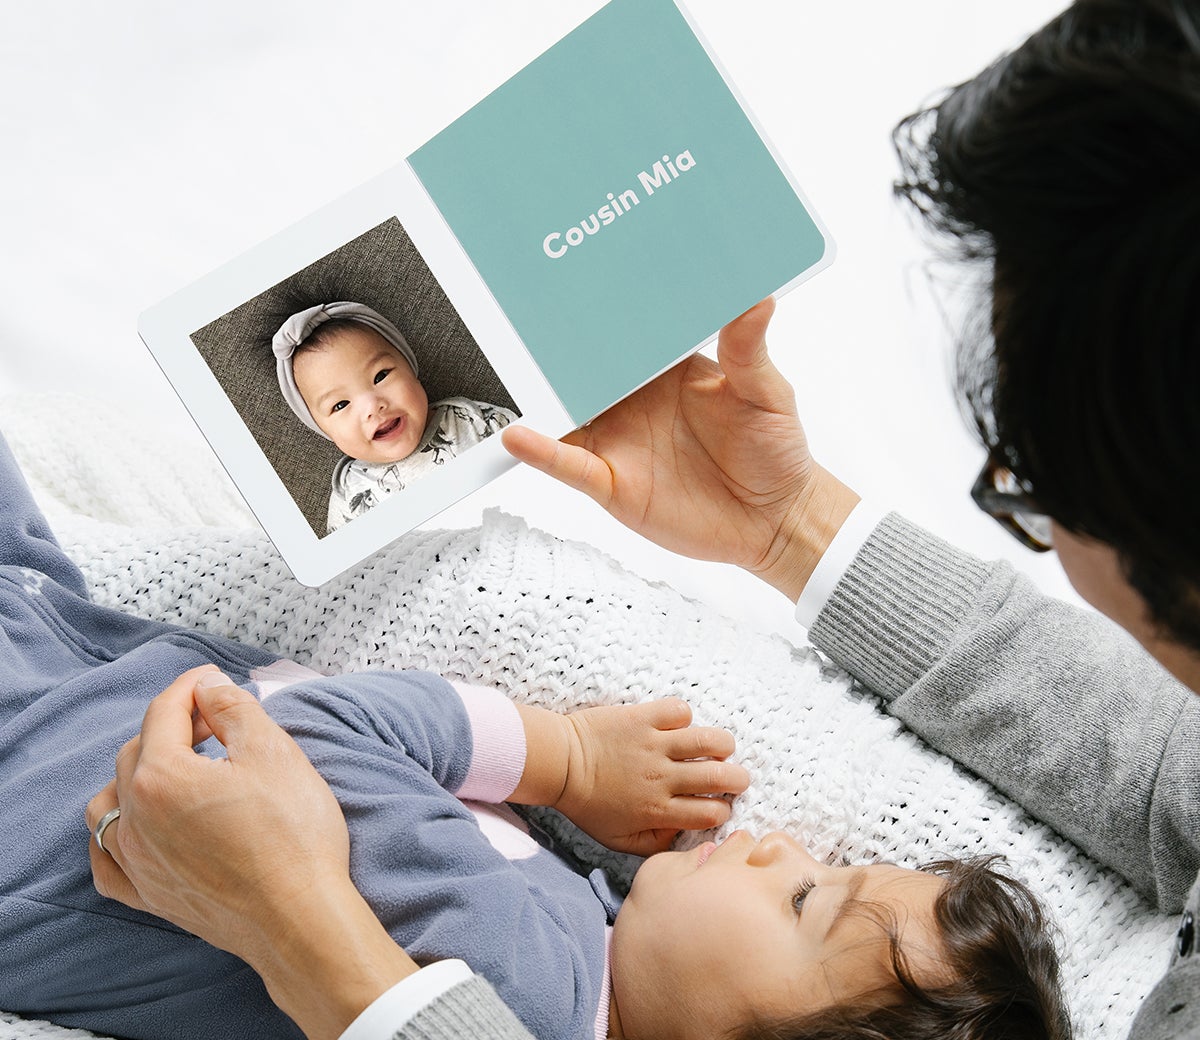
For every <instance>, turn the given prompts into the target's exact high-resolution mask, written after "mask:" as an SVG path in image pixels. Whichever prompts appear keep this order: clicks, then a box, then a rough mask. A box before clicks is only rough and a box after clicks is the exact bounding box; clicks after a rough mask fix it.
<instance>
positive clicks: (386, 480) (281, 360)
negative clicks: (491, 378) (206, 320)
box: [271, 301, 517, 532]
mask: <svg viewBox="0 0 1200 1040" xmlns="http://www.w3.org/2000/svg"><path fill="white" fill-rule="evenodd" d="M271 345H272V349H273V350H274V352H275V359H276V372H277V374H278V376H279V389H280V391H281V392H282V393H283V398H284V400H285V401H287V403H288V406H289V407H290V408H291V409H292V411H293V412H294V413H295V414H296V417H297V418H298V419H299V420H300V421H301V422H302V423H304V425H305V426H307V427H308V428H309V429H310V430H312V431H314V432H315V433H319V434H320V435H321V436H322V437H325V438H326V439H327V440H331V441H333V443H334V444H335V445H336V446H337V447H338V448H339V449H341V451H342V452H344V454H345V457H344V458H343V459H342V460H341V461H340V462H339V463H338V464H337V466H336V467H335V468H334V471H333V481H332V490H331V492H330V495H329V517H328V521H327V530H328V531H330V532H332V531H336V530H337V529H338V528H339V527H342V526H343V525H345V524H347V523H349V521H351V520H353V519H354V518H355V517H357V516H361V515H362V514H363V513H365V512H367V511H368V510H370V509H371V508H373V507H374V506H376V505H378V504H379V502H381V501H382V500H383V499H385V498H387V496H388V495H393V494H395V493H396V492H398V491H403V490H404V489H405V488H406V487H407V486H408V485H410V484H412V483H413V481H415V480H419V479H420V478H421V477H423V476H424V475H425V474H427V473H429V472H430V471H431V470H432V469H433V468H434V467H435V466H440V465H442V464H443V463H444V462H445V461H446V460H447V459H451V458H454V457H455V456H456V455H458V454H459V453H460V452H462V451H464V450H466V449H467V448H469V447H471V446H472V445H473V444H478V443H479V442H480V441H482V440H484V439H485V438H487V437H490V436H491V435H492V434H493V433H495V432H496V431H497V430H500V429H503V428H504V427H505V426H507V425H508V424H509V423H510V422H512V421H513V420H514V419H515V418H516V417H517V416H516V414H515V413H514V412H512V411H511V410H510V409H508V408H502V407H500V406H499V405H493V404H488V403H487V402H484V401H473V400H470V399H469V398H466V397H449V398H446V399H445V400H442V401H436V402H434V403H433V404H430V403H429V399H428V397H427V395H426V393H425V387H424V386H423V385H422V384H421V382H420V380H419V379H418V365H417V359H416V355H414V354H413V352H412V349H411V348H410V347H409V345H408V342H407V341H406V340H405V338H404V336H403V335H402V334H401V332H400V330H399V329H397V328H396V326H395V325H393V324H392V323H391V322H390V321H388V320H387V318H385V317H384V316H383V315H382V314H379V313H378V312H377V311H374V310H372V309H371V308H370V307H367V306H365V305H364V304H361V303H354V302H350V301H339V302H335V303H323V304H318V305H317V306H315V307H309V308H308V309H307V310H303V311H300V312H298V313H296V314H293V315H292V316H291V317H290V318H288V320H287V321H285V322H284V323H283V325H282V326H281V327H280V329H279V331H278V332H276V333H275V337H274V339H273V340H272V344H271Z"/></svg>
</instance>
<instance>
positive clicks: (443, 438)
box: [326, 397, 517, 532]
mask: <svg viewBox="0 0 1200 1040" xmlns="http://www.w3.org/2000/svg"><path fill="white" fill-rule="evenodd" d="M516 417H517V416H516V413H515V412H512V411H510V410H509V409H507V408H501V407H500V406H499V405H494V404H488V403H487V402H485V401H472V400H470V399H469V398H466V397H449V398H447V399H446V400H444V401H437V402H436V403H434V404H431V405H430V406H429V418H428V420H427V421H426V423H425V433H424V434H423V435H422V437H421V443H420V444H418V445H417V447H416V449H415V450H414V451H413V453H412V454H411V455H409V456H408V457H407V458H403V459H400V461H399V462H363V461H362V460H361V459H352V458H350V457H349V456H344V457H343V458H342V460H341V462H339V463H338V464H337V467H336V468H335V469H334V471H333V489H332V490H331V492H330V494H329V517H328V520H327V522H326V527H327V530H328V531H331V532H332V531H336V530H337V529H338V528H339V527H342V526H344V525H345V524H348V523H349V522H350V521H351V520H353V519H354V518H355V517H356V516H362V515H363V513H366V512H367V511H368V510H370V509H372V508H374V507H375V506H377V505H378V504H379V503H380V502H382V501H383V500H384V499H385V498H387V497H388V495H394V494H395V493H396V492H397V491H403V490H404V489H405V488H406V487H407V486H408V485H409V484H411V483H413V481H416V480H420V479H421V477H423V476H425V475H426V474H427V473H430V472H432V470H433V469H434V467H435V466H440V465H442V463H444V462H445V461H446V460H447V459H452V458H454V457H455V456H456V455H458V454H459V453H460V452H462V451H465V450H466V449H467V448H469V447H471V446H472V445H473V444H478V443H479V442H480V441H482V440H484V439H485V438H487V437H490V436H491V435H492V434H493V433H495V432H496V431H498V430H502V429H504V427H505V426H507V425H508V424H509V423H510V422H512V421H513V420H514V419H515V418H516Z"/></svg>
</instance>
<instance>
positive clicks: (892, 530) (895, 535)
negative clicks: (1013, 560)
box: [808, 513, 988, 700]
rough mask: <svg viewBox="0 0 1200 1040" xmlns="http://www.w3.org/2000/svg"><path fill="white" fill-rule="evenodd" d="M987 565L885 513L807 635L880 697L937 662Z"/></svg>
mask: <svg viewBox="0 0 1200 1040" xmlns="http://www.w3.org/2000/svg"><path fill="white" fill-rule="evenodd" d="M987 570H988V565H987V564H986V563H984V562H983V561H982V560H979V559H977V558H976V557H974V556H971V555H970V554H968V553H965V552H963V551H962V550H961V549H957V548H955V547H954V546H953V545H951V544H950V543H949V542H945V541H943V540H942V539H940V538H938V537H936V536H934V535H932V534H930V533H929V532H928V531H926V530H924V529H923V528H920V527H918V526H917V525H916V524H913V523H910V522H909V521H907V520H905V519H904V518H903V517H902V516H900V515H899V514H897V513H889V514H888V515H887V516H886V517H884V518H883V520H882V521H881V522H880V524H879V526H878V527H876V528H875V530H874V531H873V532H872V533H871V536H870V537H869V538H868V539H867V540H866V542H865V543H864V544H863V546H862V548H861V549H860V550H859V551H858V554H857V555H856V556H855V557H854V560H853V561H852V562H851V564H850V567H849V569H848V570H847V571H846V573H845V574H844V575H843V576H842V578H841V580H840V581H839V582H838V583H837V585H836V586H835V587H834V590H833V595H831V596H830V597H829V601H828V602H827V603H826V604H825V608H824V609H823V610H822V611H821V612H820V613H819V614H818V615H817V618H816V621H815V622H814V623H813V625H812V627H811V628H810V629H809V631H808V637H809V639H810V640H811V641H812V644H813V645H814V646H815V647H817V649H819V650H821V651H822V652H823V653H825V654H828V655H829V657H831V658H832V659H833V660H834V661H836V662H837V663H838V664H840V665H841V666H842V667H843V668H845V669H846V670H847V671H849V672H851V673H852V674H853V675H855V676H856V677H857V678H859V679H860V680H862V681H863V682H864V683H866V684H867V685H868V686H870V687H871V688H872V689H873V690H875V691H876V692H877V693H879V694H881V695H882V696H884V697H885V698H887V699H889V700H890V699H892V698H894V697H898V696H899V695H900V694H902V693H903V692H904V691H905V690H906V689H908V688H909V687H910V686H911V685H913V683H915V682H916V681H917V680H918V679H919V678H920V677H921V676H922V675H923V674H925V673H926V672H927V671H929V669H930V667H931V666H932V665H933V663H934V662H935V661H936V660H937V659H939V658H941V657H943V656H944V654H945V647H946V646H947V645H949V644H950V643H951V642H953V640H954V638H955V633H956V632H957V631H959V630H960V628H961V626H962V624H963V623H964V621H965V620H966V618H967V617H968V615H969V613H970V611H971V608H972V606H973V604H974V603H975V600H976V595H977V592H978V590H979V588H980V586H981V585H982V584H983V582H984V580H985V578H986V576H987Z"/></svg>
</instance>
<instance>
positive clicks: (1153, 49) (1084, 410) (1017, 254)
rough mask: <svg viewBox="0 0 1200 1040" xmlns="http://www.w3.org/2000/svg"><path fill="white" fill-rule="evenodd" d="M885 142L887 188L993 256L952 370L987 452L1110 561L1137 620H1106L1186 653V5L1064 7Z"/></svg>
mask: <svg viewBox="0 0 1200 1040" xmlns="http://www.w3.org/2000/svg"><path fill="white" fill-rule="evenodd" d="M897 146H898V149H899V152H900V156H901V161H902V165H903V174H902V177H901V180H900V182H899V183H898V185H897V191H898V192H899V193H900V194H901V195H902V196H903V197H905V198H907V199H909V200H910V201H911V202H912V203H913V204H914V205H915V206H916V207H917V209H918V210H919V211H920V212H921V214H922V216H923V217H925V218H926V220H927V221H928V222H929V224H930V225H931V226H932V227H933V228H934V229H935V230H937V231H939V232H943V233H945V234H946V235H947V236H948V241H949V242H950V243H951V248H952V251H953V254H954V255H955V256H956V257H957V258H959V259H965V260H968V261H979V262H983V263H985V264H990V265H991V277H992V287H993V291H992V294H991V299H990V300H988V301H987V303H988V305H989V306H990V313H989V314H988V316H987V317H988V318H989V320H988V321H986V322H981V323H979V329H980V330H983V331H982V334H980V335H975V336H968V338H967V339H965V340H964V341H963V342H962V343H960V348H959V359H958V361H959V365H958V368H959V382H960V387H961V390H962V393H963V397H964V400H965V402H966V404H967V406H968V408H969V411H970V413H971V415H972V417H973V419H974V421H975V423H976V426H977V428H978V431H979V433H980V436H981V437H982V439H983V441H984V443H985V445H986V446H987V448H988V450H989V452H990V453H991V455H992V457H993V458H994V459H995V460H996V461H997V462H1000V463H1002V464H1003V465H1005V466H1007V467H1008V468H1010V469H1011V470H1012V471H1013V472H1014V473H1015V475H1016V476H1017V477H1018V478H1019V480H1020V481H1021V483H1022V484H1023V485H1024V486H1025V488H1026V490H1027V491H1028V492H1029V493H1030V494H1031V495H1032V497H1033V498H1034V499H1035V500H1036V502H1037V504H1038V506H1039V507H1040V508H1041V509H1042V510H1044V512H1045V513H1046V514H1047V515H1049V516H1050V517H1052V518H1053V519H1054V520H1055V521H1056V522H1057V524H1058V526H1059V528H1060V529H1062V530H1065V532H1067V534H1066V535H1065V536H1061V537H1063V540H1064V541H1066V540H1071V544H1072V547H1073V548H1078V547H1079V545H1080V544H1081V543H1083V544H1087V543H1089V542H1091V541H1093V540H1094V541H1096V542H1100V543H1103V546H1104V547H1107V548H1108V549H1109V550H1110V551H1111V553H1112V554H1113V555H1114V556H1115V558H1116V559H1117V561H1119V567H1117V568H1116V572H1117V573H1118V574H1119V575H1120V576H1121V578H1122V579H1123V580H1124V581H1125V582H1126V583H1128V585H1130V586H1131V587H1132V588H1133V589H1134V590H1136V592H1137V593H1138V595H1139V596H1140V598H1141V600H1142V601H1144V605H1145V608H1146V610H1145V611H1144V612H1143V613H1148V616H1146V617H1143V618H1142V619H1141V621H1142V622H1143V624H1141V625H1139V624H1138V619H1136V618H1135V619H1133V623H1132V624H1130V619H1129V618H1127V617H1123V616H1119V615H1114V616H1117V619H1118V620H1120V621H1122V623H1126V624H1127V625H1128V626H1129V627H1131V628H1132V629H1133V630H1134V632H1135V634H1137V635H1139V637H1140V638H1143V641H1146V642H1147V643H1148V645H1149V643H1150V641H1151V640H1152V639H1153V638H1154V637H1156V636H1167V637H1168V638H1169V639H1170V640H1172V641H1174V642H1175V643H1177V644H1180V645H1182V646H1185V647H1188V648H1190V651H1191V652H1194V653H1198V654H1200V538H1198V537H1197V536H1196V532H1197V531H1200V496H1197V495H1196V493H1195V491H1194V488H1195V486H1196V485H1197V482H1200V408H1198V407H1196V404H1195V400H1196V395H1197V390H1198V389H1200V248H1198V247H1197V244H1196V243H1197V241H1200V4H1198V3H1196V2H1195V0H1078V2H1076V3H1075V4H1074V5H1073V6H1072V7H1070V8H1069V9H1068V10H1067V11H1065V12H1064V13H1063V14H1062V15H1061V16H1059V17H1058V18H1057V19H1055V20H1054V21H1052V22H1051V23H1049V24H1048V25H1047V26H1045V27H1044V28H1043V29H1041V30H1039V31H1038V32H1037V33H1035V34H1034V35H1033V36H1032V37H1030V39H1029V40H1028V41H1026V42H1025V43H1024V44H1023V45H1022V46H1021V47H1020V48H1018V49H1017V50H1016V51H1014V52H1013V53H1012V54H1009V55H1006V56H1005V57H1003V58H1001V59H1000V60H999V61H997V62H996V63H995V64H994V65H992V66H991V67H990V68H988V69H986V70H985V71H984V72H982V73H981V74H980V75H978V76H977V77H975V78H974V79H973V80H971V81H969V82H967V83H964V84H962V85H960V86H959V87H957V88H955V89H954V90H953V91H951V92H950V93H949V94H947V95H946V96H945V97H944V98H943V99H941V100H940V101H939V102H938V103H937V104H935V105H933V106H931V107H930V108H927V109H925V110H923V111H921V112H918V113H916V114H915V115H913V116H910V117H909V118H908V119H906V120H905V121H904V122H903V123H902V124H901V125H900V127H898V129H897ZM1063 555H1064V557H1065V559H1064V564H1065V566H1067V568H1068V573H1070V574H1071V576H1072V580H1074V581H1076V584H1077V585H1080V580H1079V577H1080V575H1079V572H1078V571H1073V570H1072V561H1073V560H1076V559H1083V558H1084V557H1085V556H1086V554H1081V553H1075V554H1074V555H1071V554H1069V553H1064V554H1063ZM1096 580H1097V579H1095V577H1094V576H1093V577H1092V580H1091V582H1090V587H1089V580H1088V578H1087V576H1084V578H1083V585H1084V587H1083V588H1082V589H1081V591H1083V592H1084V594H1085V595H1089V598H1092V599H1093V601H1095V600H1096V599H1097V598H1099V599H1100V600H1101V602H1099V603H1098V605H1099V606H1101V608H1102V609H1106V610H1109V603H1108V600H1109V599H1111V598H1112V597H1111V596H1109V595H1108V593H1105V592H1101V593H1100V594H1099V595H1097V593H1096V591H1095V588H1094V586H1095V584H1096ZM1109 591H1110V592H1111V591H1112V590H1109ZM1118 593H1119V590H1118ZM1117 598H1119V595H1118V596H1117ZM1110 612H1111V610H1110ZM1139 629H1142V630H1139Z"/></svg>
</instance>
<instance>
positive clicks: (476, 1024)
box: [392, 975, 532, 1040]
mask: <svg viewBox="0 0 1200 1040" xmlns="http://www.w3.org/2000/svg"><path fill="white" fill-rule="evenodd" d="M464 1037H471V1038H472V1040H532V1038H531V1037H530V1034H529V1032H528V1030H526V1029H525V1027H524V1026H522V1025H521V1022H520V1020H519V1019H518V1018H517V1016H516V1015H514V1014H513V1013H512V1011H511V1010H510V1009H509V1007H508V1005H507V1004H505V1003H504V1001H502V1000H501V999H500V998H499V997H498V996H497V995H496V991H495V990H494V989H492V987H491V986H490V985H489V984H488V983H487V982H486V981H485V980H484V979H482V978H480V977H479V976H478V975H476V976H473V977H472V978H470V979H468V980H466V981H465V982H460V983H459V984H458V985H456V986H454V987H453V988H452V989H450V990H448V991H447V992H446V993H445V994H443V996H442V997H441V998H439V999H438V1000H437V1001H435V1002H434V1003H432V1004H430V1005H429V1006H428V1007H426V1008H424V1009H423V1010H421V1011H419V1012H417V1014H416V1015H414V1016H413V1017H412V1018H411V1019H409V1021H408V1022H407V1023H406V1024H405V1026H404V1028H403V1029H400V1030H398V1031H397V1032H396V1034H395V1036H394V1037H393V1038H392V1040H463V1038H464Z"/></svg>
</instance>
